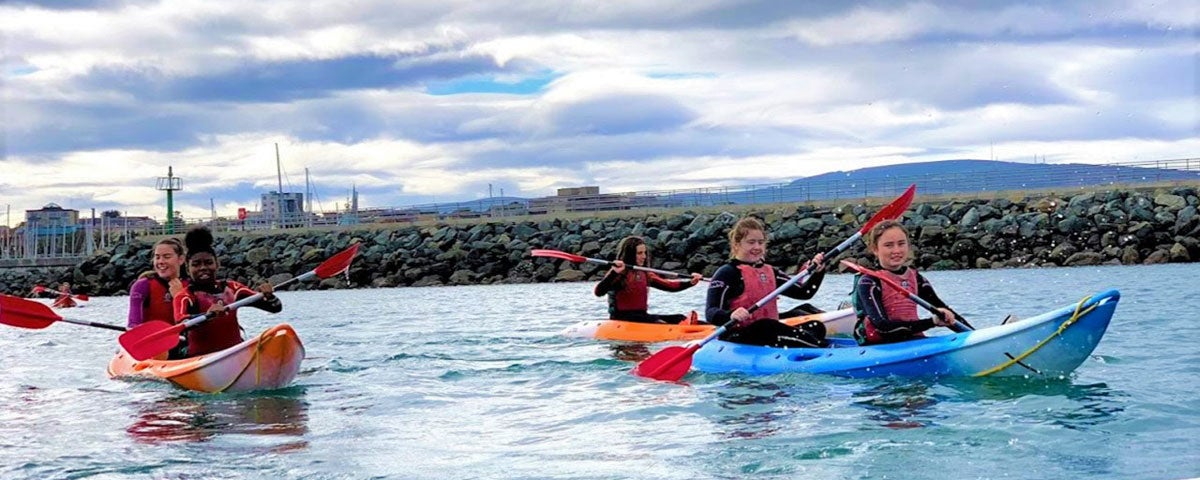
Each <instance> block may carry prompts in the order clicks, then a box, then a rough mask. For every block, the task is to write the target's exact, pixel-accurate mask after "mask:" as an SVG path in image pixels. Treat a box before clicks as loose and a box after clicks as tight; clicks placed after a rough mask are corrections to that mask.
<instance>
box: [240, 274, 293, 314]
mask: <svg viewBox="0 0 1200 480" xmlns="http://www.w3.org/2000/svg"><path fill="white" fill-rule="evenodd" d="M228 284H229V286H230V287H232V288H235V289H236V290H234V294H233V297H234V298H236V299H237V300H241V299H243V298H246V297H251V296H254V295H257V294H258V293H259V292H261V293H262V294H263V298H262V299H260V300H259V301H257V302H254V303H251V304H250V305H249V306H251V307H254V308H257V309H259V310H262V311H265V312H268V313H279V312H282V311H283V302H281V301H279V297H276V296H275V288H274V287H273V286H272V285H271V284H270V283H269V282H263V284H262V285H261V286H259V287H258V291H257V292H256V291H254V290H253V289H251V288H250V287H247V286H245V285H242V284H241V283H238V282H233V281H230V282H229V283H228Z"/></svg>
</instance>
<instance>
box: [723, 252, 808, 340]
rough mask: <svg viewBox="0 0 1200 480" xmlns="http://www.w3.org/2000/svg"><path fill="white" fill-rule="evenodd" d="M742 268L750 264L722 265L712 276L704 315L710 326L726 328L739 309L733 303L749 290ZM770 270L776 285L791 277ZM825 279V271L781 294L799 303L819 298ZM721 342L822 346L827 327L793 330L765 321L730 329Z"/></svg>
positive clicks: (784, 325)
mask: <svg viewBox="0 0 1200 480" xmlns="http://www.w3.org/2000/svg"><path fill="white" fill-rule="evenodd" d="M739 265H751V264H748V263H746V262H742V261H740V260H737V259H734V260H731V261H730V263H727V264H725V265H722V266H721V268H719V269H717V272H716V273H715V274H713V276H712V282H711V283H710V286H709V288H708V299H707V301H706V302H705V303H706V305H707V308H706V310H705V312H704V313H705V318H707V320H708V322H709V323H712V324H714V325H725V324H726V323H729V321H730V317H729V315H730V314H731V313H733V310H736V309H735V308H732V304H733V300H734V299H736V298H738V297H740V296H742V294H743V293H744V292H745V288H746V287H745V280H744V279H743V277H742V272H741V270H740V269H739V268H738V266H739ZM752 266H754V267H761V266H762V264H753V265H752ZM771 271H772V272H774V275H775V285H776V286H778V285H783V284H784V283H785V282H787V281H788V279H789V278H788V277H787V276H785V275H783V274H782V272H780V271H779V270H777V269H775V268H774V267H772V268H771ZM824 279H825V272H824V271H818V272H816V273H814V274H813V275H812V276H810V277H809V278H808V279H807V280H805V281H804V283H803V284H800V285H792V286H791V287H789V288H788V289H786V290H784V291H783V292H782V293H781V294H782V295H784V296H787V297H789V298H795V299H800V300H807V299H810V298H812V297H813V296H814V295H816V293H817V289H819V288H820V287H821V282H822V281H823V280H824ZM720 339H721V340H726V341H730V342H735V343H744V344H748V345H766V346H771V347H819V346H825V345H827V342H826V341H825V324H823V323H821V322H819V321H816V320H814V321H811V322H807V323H804V324H802V325H799V326H795V327H793V326H790V325H787V324H785V323H782V322H780V321H778V319H762V320H759V321H757V322H754V323H751V324H750V325H748V326H746V327H741V328H737V327H733V326H730V328H729V330H727V331H726V332H725V333H723V334H721V336H720Z"/></svg>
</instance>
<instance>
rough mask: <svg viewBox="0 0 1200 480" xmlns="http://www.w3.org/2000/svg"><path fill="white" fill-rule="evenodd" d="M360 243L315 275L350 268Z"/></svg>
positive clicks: (336, 257) (335, 256) (324, 275)
mask: <svg viewBox="0 0 1200 480" xmlns="http://www.w3.org/2000/svg"><path fill="white" fill-rule="evenodd" d="M361 245H362V244H361V243H356V244H354V245H351V246H350V248H347V249H345V250H342V251H341V252H339V253H338V254H337V255H334V256H332V257H329V260H326V261H324V262H321V264H320V265H317V268H315V269H313V271H314V272H316V273H317V276H318V277H321V278H329V277H332V276H334V275H337V274H339V273H342V272H344V271H346V269H347V268H350V262H353V261H354V256H355V255H358V247H359V246H361ZM130 353H132V352H130Z"/></svg>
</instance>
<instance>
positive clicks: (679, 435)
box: [0, 265, 1200, 479]
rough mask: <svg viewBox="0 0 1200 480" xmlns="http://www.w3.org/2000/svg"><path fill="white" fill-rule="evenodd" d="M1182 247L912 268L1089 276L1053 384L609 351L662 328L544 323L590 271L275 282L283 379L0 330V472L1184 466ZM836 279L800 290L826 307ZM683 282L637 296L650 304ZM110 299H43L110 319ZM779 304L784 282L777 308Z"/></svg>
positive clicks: (116, 312)
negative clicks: (1092, 325) (390, 285)
mask: <svg viewBox="0 0 1200 480" xmlns="http://www.w3.org/2000/svg"><path fill="white" fill-rule="evenodd" d="M1198 272H1200V267H1198V266H1196V265H1163V266H1139V267H1090V268H1059V269H1037V270H988V271H964V272H930V273H929V274H928V275H929V277H930V278H931V279H932V281H933V282H934V285H935V286H936V287H937V288H938V290H939V293H940V294H941V296H942V297H943V298H945V299H947V300H948V302H949V303H950V304H951V305H953V306H955V307H956V308H957V309H958V310H960V312H961V313H963V314H964V315H965V316H967V318H969V319H971V320H972V323H974V324H975V325H976V326H977V327H984V326H988V325H994V324H996V323H999V321H1000V320H1001V319H1002V318H1003V317H1004V316H1005V315H1007V314H1009V313H1013V314H1017V315H1020V316H1028V315H1033V314H1036V313H1040V312H1042V311H1045V310H1048V309H1050V308H1052V307H1059V306H1062V305H1065V304H1067V303H1071V302H1074V301H1077V300H1079V299H1080V298H1082V297H1083V296H1085V295H1089V294H1093V293H1097V292H1099V291H1101V290H1104V289H1107V288H1118V289H1120V290H1121V293H1122V299H1121V303H1120V306H1119V307H1118V308H1117V312H1116V316H1115V317H1114V319H1113V324H1112V326H1111V327H1110V329H1109V331H1108V334H1107V335H1106V336H1105V338H1104V339H1103V341H1102V342H1101V343H1100V346H1099V348H1097V350H1096V352H1095V353H1094V354H1093V355H1092V357H1091V359H1090V360H1089V361H1087V362H1085V363H1084V364H1083V365H1082V366H1081V367H1079V369H1078V370H1077V371H1076V372H1075V374H1074V375H1072V376H1071V377H1069V378H1066V379H1061V380H1057V381H1050V382H1046V381H1029V380H1005V381H1001V380H998V379H973V380H953V381H948V380H941V381H912V380H903V379H876V380H847V379H839V378H832V377H823V376H809V375H779V376H768V377H746V376H732V375H702V374H696V373H693V374H691V375H689V376H688V377H686V378H685V381H686V383H685V384H675V383H661V382H654V381H647V380H643V379H639V378H637V377H634V376H632V375H630V374H629V373H628V372H629V369H630V367H632V366H633V365H634V363H635V362H636V361H637V360H638V359H640V358H644V357H645V356H646V355H647V354H648V353H650V352H654V351H657V350H658V349H659V348H661V345H652V346H649V347H646V346H638V345H616V344H609V343H604V342H598V341H587V340H578V339H567V338H563V337H561V336H559V335H557V333H558V332H559V331H560V330H561V329H563V328H564V327H567V326H569V325H571V324H573V323H575V322H578V321H580V320H584V319H593V318H600V317H602V316H603V315H604V311H605V310H604V309H605V305H604V302H603V301H602V300H601V299H598V298H596V297H594V296H592V294H591V287H592V285H591V284H582V283H581V284H541V285H510V286H485V287H446V288H408V289H381V290H353V291H325V292H284V293H282V294H281V295H280V296H281V298H282V299H283V302H284V306H285V307H284V312H283V313H280V314H277V315H267V314H265V313H263V312H260V311H256V310H246V311H245V312H244V313H243V320H242V323H243V325H245V326H246V327H247V330H248V331H249V332H250V333H251V334H254V333H257V332H258V331H260V330H261V329H263V328H265V327H267V326H269V325H271V324H274V323H277V322H284V321H286V322H289V323H292V324H293V325H295V326H296V327H297V329H298V331H299V332H300V334H301V336H302V338H303V339H304V341H305V346H306V347H307V351H308V357H309V358H308V359H307V360H305V362H304V367H303V370H302V372H301V374H300V377H299V379H298V380H297V382H296V384H295V386H294V387H291V388H288V389H285V390H279V391H275V392H266V393H258V394H248V395H203V394H193V393H187V392H183V391H179V390H176V389H174V388H172V387H170V386H168V385H165V384H161V383H155V382H124V381H114V380H110V379H108V378H107V377H106V376H105V374H104V367H105V365H106V363H107V361H108V359H109V357H110V356H111V355H112V352H113V350H114V345H115V335H114V333H113V332H110V331H107V330H101V329H94V328H88V327H81V326H76V325H71V324H65V323H63V324H56V325H53V326H51V327H49V328H47V329H43V330H22V329H17V328H13V327H8V326H0V362H3V363H2V366H3V367H2V368H0V478H5V479H13V478H38V479H42V478H428V479H444V478H489V479H490V478H589V479H590V478H595V479H601V478H665V479H673V478H678V479H695V478H806V479H825V478H829V479H835V478H874V479H880V478H905V479H907V478H1019V479H1036V478H1113V479H1129V478H1139V479H1147V478H1149V479H1156V478H1186V477H1195V476H1197V475H1200V381H1198V380H1200V378H1198V377H1200V375H1198V373H1200V348H1198V347H1197V342H1198V341H1200V340H1198V339H1200V287H1197V282H1196V278H1195V277H1196V276H1197V273H1198ZM849 283H850V277H849V276H847V275H834V276H830V277H829V278H828V279H827V280H826V282H825V285H824V287H823V288H822V290H821V292H820V293H819V295H818V297H817V298H816V299H815V301H814V303H815V304H817V305H818V306H823V307H826V308H833V307H834V306H835V305H836V304H837V302H838V301H840V300H841V299H842V298H844V296H845V294H846V293H847V292H848V290H849ZM703 298H704V291H703V288H702V287H697V288H694V289H692V290H688V291H685V292H681V293H676V294H668V293H663V292H654V293H653V294H652V295H651V302H652V305H653V306H654V307H655V308H653V309H652V310H654V311H660V312H670V311H675V310H680V311H681V310H685V309H691V308H699V307H700V306H701V305H702V303H703ZM126 302H127V298H125V297H114V298H94V299H93V300H92V301H91V302H88V303H87V304H86V306H85V307H83V308H77V309H68V310H61V311H60V313H61V314H63V315H66V316H69V317H71V318H77V319H80V320H90V321H100V322H107V323H120V322H122V321H123V318H124V313H125V309H126ZM792 305H794V303H793V301H792V300H784V301H783V302H782V304H781V306H783V307H785V308H787V307H790V306H792Z"/></svg>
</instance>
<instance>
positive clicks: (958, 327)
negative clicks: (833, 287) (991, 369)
mask: <svg viewBox="0 0 1200 480" xmlns="http://www.w3.org/2000/svg"><path fill="white" fill-rule="evenodd" d="M842 265H845V266H846V268H849V269H851V270H854V271H856V272H858V273H861V274H863V275H866V276H868V277H871V278H874V279H876V280H879V281H881V282H883V283H884V284H886V285H887V286H889V287H892V288H894V289H896V290H897V291H899V292H903V293H904V294H905V295H907V296H908V298H909V299H911V300H912V301H914V302H917V305H920V306H922V307H925V309H926V310H929V311H930V312H933V314H934V315H941V312H939V311H938V309H937V307H934V306H933V304H931V303H929V302H928V301H926V300H925V299H924V298H921V297H918V296H917V295H916V294H915V293H912V292H910V291H908V290H905V289H904V287H902V286H900V284H899V283H896V281H895V280H893V279H892V278H890V277H888V276H887V275H884V274H882V273H880V272H877V271H875V270H871V269H869V268H867V267H864V266H862V265H859V264H857V263H854V262H851V261H850V260H842ZM951 311H952V312H953V310H951ZM954 316H955V317H956V320H957V319H961V318H962V316H961V315H959V314H958V313H957V312H955V313H954ZM949 328H950V329H951V330H954V331H955V332H959V333H962V332H966V331H970V330H974V329H975V327H972V326H971V325H969V324H967V322H966V321H963V322H962V324H961V325H960V324H959V323H958V322H955V323H954V325H952V326H950V327H949Z"/></svg>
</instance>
